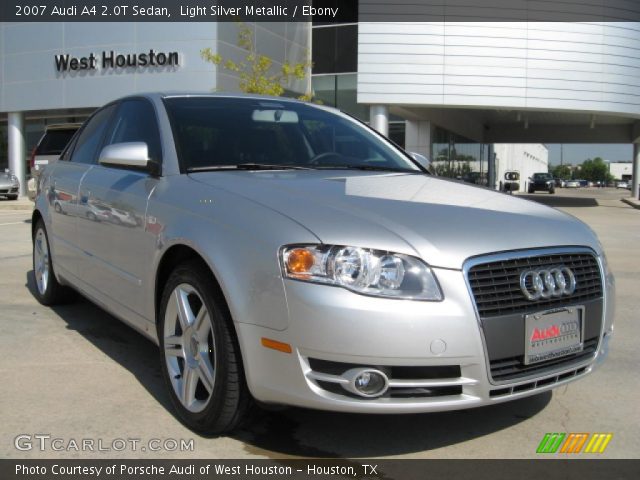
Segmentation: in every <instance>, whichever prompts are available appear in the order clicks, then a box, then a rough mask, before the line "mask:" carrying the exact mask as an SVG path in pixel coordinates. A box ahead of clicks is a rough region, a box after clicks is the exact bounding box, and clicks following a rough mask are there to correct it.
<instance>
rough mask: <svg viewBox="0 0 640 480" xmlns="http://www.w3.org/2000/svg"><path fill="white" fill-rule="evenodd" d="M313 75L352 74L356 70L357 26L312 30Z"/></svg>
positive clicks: (315, 28)
mask: <svg viewBox="0 0 640 480" xmlns="http://www.w3.org/2000/svg"><path fill="white" fill-rule="evenodd" d="M312 42H313V45H312V47H313V48H312V55H313V73H314V74H318V73H353V72H356V71H357V70H358V48H357V45H358V25H335V26H334V25H332V26H326V27H314V28H313V40H312Z"/></svg>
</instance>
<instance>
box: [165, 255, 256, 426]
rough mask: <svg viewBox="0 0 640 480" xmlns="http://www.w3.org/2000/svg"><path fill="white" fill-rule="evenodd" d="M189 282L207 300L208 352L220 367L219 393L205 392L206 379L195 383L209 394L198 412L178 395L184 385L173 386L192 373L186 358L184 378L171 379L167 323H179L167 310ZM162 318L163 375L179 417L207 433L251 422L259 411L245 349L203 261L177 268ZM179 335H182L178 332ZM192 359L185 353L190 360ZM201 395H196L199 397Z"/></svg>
mask: <svg viewBox="0 0 640 480" xmlns="http://www.w3.org/2000/svg"><path fill="white" fill-rule="evenodd" d="M185 284H186V285H188V286H190V287H192V288H193V289H194V290H195V291H196V292H197V295H198V297H197V299H201V300H202V303H204V306H206V308H207V310H208V312H209V318H210V320H211V323H210V328H211V332H212V337H208V338H209V339H210V340H209V341H210V342H212V343H213V348H212V349H211V348H208V349H207V351H208V355H209V357H208V358H209V360H210V362H211V363H210V365H212V366H214V367H213V379H214V381H213V389H212V392H211V393H207V392H206V391H204V390H202V388H201V387H204V383H202V384H200V383H198V382H200V380H195V381H196V383H197V387H198V388H200V390H199V391H200V392H202V393H204V394H205V395H208V397H207V399H206V400H202V402H203V403H204V405H205V406H204V408H203V409H202V410H201V411H198V412H194V411H191V410H189V409H187V408H186V407H185V405H183V403H182V401H181V400H180V398H179V397H178V395H177V393H176V389H177V388H178V387H177V386H174V383H172V382H177V381H180V382H181V381H182V379H181V378H180V377H181V374H184V373H185V372H186V369H187V366H186V360H185V359H183V360H182V365H183V367H182V372H181V374H178V375H173V376H170V373H169V367H168V365H167V363H168V362H167V353H166V350H165V323H166V322H167V321H171V322H172V323H171V324H169V325H170V326H169V327H168V330H170V331H171V330H172V328H173V327H172V325H173V323H175V322H176V320H175V319H174V320H167V317H169V316H171V314H169V315H166V313H167V307H168V304H169V301H170V300H172V299H173V293H174V290H176V289H177V288H179V287H181V286H182V285H185ZM158 316H159V318H158V322H157V323H158V339H159V341H160V363H161V366H162V375H163V377H164V379H165V383H166V385H167V388H168V390H169V395H170V397H171V401H172V403H173V405H174V407H175V409H176V411H177V413H178V417H179V418H180V419H181V420H182V422H183V423H184V424H185V425H186V426H187V427H189V428H190V429H192V430H194V431H196V432H200V433H204V434H209V435H220V434H223V433H227V432H230V431H232V430H234V429H235V428H236V427H238V426H239V425H240V424H241V423H242V422H243V421H244V420H246V419H247V418H248V414H249V412H250V410H252V407H253V399H252V397H251V394H250V393H249V390H248V388H247V385H246V380H245V375H244V368H243V365H242V359H241V355H240V348H239V345H238V342H237V338H236V335H235V331H234V327H233V322H232V320H231V315H230V313H229V310H228V308H227V306H226V302H225V300H224V297H223V295H222V292H221V291H220V289H219V287H218V286H217V284H216V282H215V280H214V279H213V276H212V274H211V272H210V271H209V270H208V269H207V268H206V267H204V266H203V265H202V264H201V263H199V262H187V263H184V264H182V265H179V266H178V267H176V269H175V270H174V271H173V272H172V273H171V275H170V276H169V279H168V280H167V283H166V285H165V286H164V289H163V294H162V299H161V301H160V308H159V313H158ZM194 323H195V322H194ZM176 335H179V334H178V333H176ZM183 343H184V342H183ZM171 345H174V344H171ZM171 348H172V347H169V349H171ZM174 348H175V347H174ZM185 350H186V347H183V350H182V351H183V352H184V351H185ZM186 356H187V355H186V354H185V358H186ZM169 358H172V357H169ZM178 363H179V362H178ZM183 378H184V376H183ZM200 378H202V377H200ZM197 391H198V390H196V392H197ZM195 396H196V394H195V393H194V398H195Z"/></svg>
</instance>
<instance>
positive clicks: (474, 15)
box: [0, 0, 640, 28]
mask: <svg viewBox="0 0 640 480" xmlns="http://www.w3.org/2000/svg"><path fill="white" fill-rule="evenodd" d="M0 21H3V22H233V21H256V22H258V21H259V22H304V21H313V22H314V23H315V24H328V23H352V22H357V21H361V22H500V21H523V22H526V21H530V22H558V21H563V22H640V1H639V0H118V1H114V0H2V2H0ZM630 28H638V26H635V27H634V26H633V25H630Z"/></svg>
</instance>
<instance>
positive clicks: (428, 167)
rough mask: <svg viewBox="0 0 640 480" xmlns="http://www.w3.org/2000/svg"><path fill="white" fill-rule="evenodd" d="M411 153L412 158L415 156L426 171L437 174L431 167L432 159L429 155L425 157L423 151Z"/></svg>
mask: <svg viewBox="0 0 640 480" xmlns="http://www.w3.org/2000/svg"><path fill="white" fill-rule="evenodd" d="M409 155H411V158H413V159H414V160H415V161H416V162H417V163H418V165H420V166H421V167H422V168H424V169H425V170H426V171H428V172H429V173H432V174H435V173H434V171H433V169H432V167H431V161H430V160H429V159H428V158H427V157H425V156H424V155H422V154H421V153H416V152H409Z"/></svg>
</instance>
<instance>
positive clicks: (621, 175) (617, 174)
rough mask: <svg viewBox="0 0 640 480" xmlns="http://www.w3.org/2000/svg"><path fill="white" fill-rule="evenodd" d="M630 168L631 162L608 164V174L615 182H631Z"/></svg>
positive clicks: (631, 170) (631, 169)
mask: <svg viewBox="0 0 640 480" xmlns="http://www.w3.org/2000/svg"><path fill="white" fill-rule="evenodd" d="M632 167H633V164H632V163H631V161H622V162H609V173H610V174H611V175H613V178H615V179H616V180H631V175H632V172H633V168H632Z"/></svg>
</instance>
